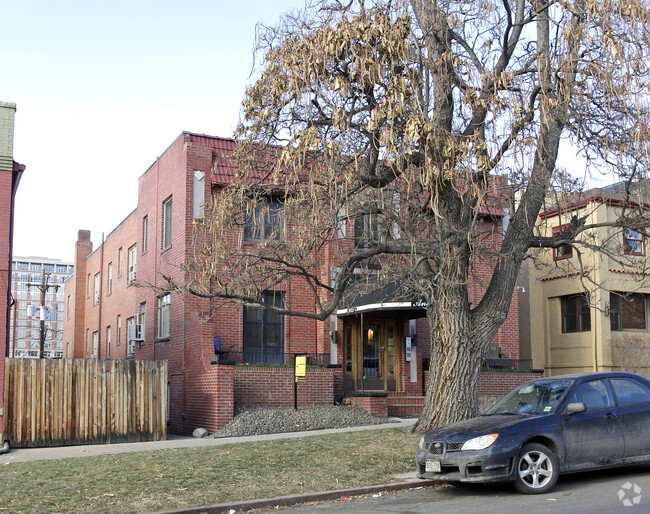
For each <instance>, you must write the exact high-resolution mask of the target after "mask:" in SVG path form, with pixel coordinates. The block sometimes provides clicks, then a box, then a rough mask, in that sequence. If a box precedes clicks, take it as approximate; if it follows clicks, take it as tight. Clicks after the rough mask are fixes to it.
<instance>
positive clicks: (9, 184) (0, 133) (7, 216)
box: [0, 102, 25, 442]
mask: <svg viewBox="0 0 650 514" xmlns="http://www.w3.org/2000/svg"><path fill="white" fill-rule="evenodd" d="M15 113H16V104H13V103H7V102H0V354H1V355H2V357H0V429H1V427H2V423H3V413H4V383H5V360H4V357H6V356H8V355H9V353H8V352H9V311H10V309H11V303H12V298H11V282H10V280H11V259H12V247H13V227H14V200H15V198H16V191H17V189H18V183H19V182H20V177H21V175H22V173H23V171H25V166H23V165H22V164H18V163H17V162H15V161H14V116H15ZM1 441H2V434H0V442H1Z"/></svg>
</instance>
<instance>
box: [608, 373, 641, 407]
mask: <svg viewBox="0 0 650 514" xmlns="http://www.w3.org/2000/svg"><path fill="white" fill-rule="evenodd" d="M610 380H611V382H612V387H613V388H614V394H615V395H616V399H617V400H618V404H619V405H629V404H632V403H642V402H650V391H648V388H647V387H646V386H644V385H643V384H641V383H640V382H638V381H637V380H634V379H632V378H612V379H610Z"/></svg>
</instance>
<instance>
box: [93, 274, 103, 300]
mask: <svg viewBox="0 0 650 514" xmlns="http://www.w3.org/2000/svg"><path fill="white" fill-rule="evenodd" d="M94 281H95V284H94V287H93V291H94V293H93V305H97V304H98V303H99V286H100V281H101V276H100V274H99V273H95V277H94Z"/></svg>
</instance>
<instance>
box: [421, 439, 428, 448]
mask: <svg viewBox="0 0 650 514" xmlns="http://www.w3.org/2000/svg"><path fill="white" fill-rule="evenodd" d="M426 449H427V445H426V444H425V443H424V437H423V438H422V439H420V450H425V451H426Z"/></svg>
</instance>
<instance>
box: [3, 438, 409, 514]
mask: <svg viewBox="0 0 650 514" xmlns="http://www.w3.org/2000/svg"><path fill="white" fill-rule="evenodd" d="M420 437H421V436H420V435H416V434H409V433H407V432H405V431H404V430H402V429H398V428H387V429H382V430H368V431H361V432H349V433H343V434H329V435H324V436H309V437H302V438H296V439H283V440H277V441H266V442H258V443H237V444H229V445H225V446H214V447H203V448H183V449H173V450H155V451H148V452H137V453H129V454H121V455H104V456H99V457H85V458H75V459H61V460H58V461H37V462H24V463H10V464H7V465H4V466H2V467H0V480H1V482H2V484H3V492H2V496H1V498H2V500H1V502H0V512H1V511H8V512H109V511H110V512H151V511H157V510H171V509H180V508H186V507H196V506H201V505H210V504H215V503H222V502H228V501H237V500H250V499H256V498H269V497H275V496H284V495H289V494H299V493H305V492H316V491H328V490H332V489H342V488H348V487H357V486H364V485H373V484H383V483H388V482H394V481H395V478H394V475H395V474H398V473H405V472H407V471H412V470H413V469H414V466H415V464H414V458H415V450H416V448H417V444H418V440H419V438H420ZM18 451H19V450H18Z"/></svg>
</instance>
